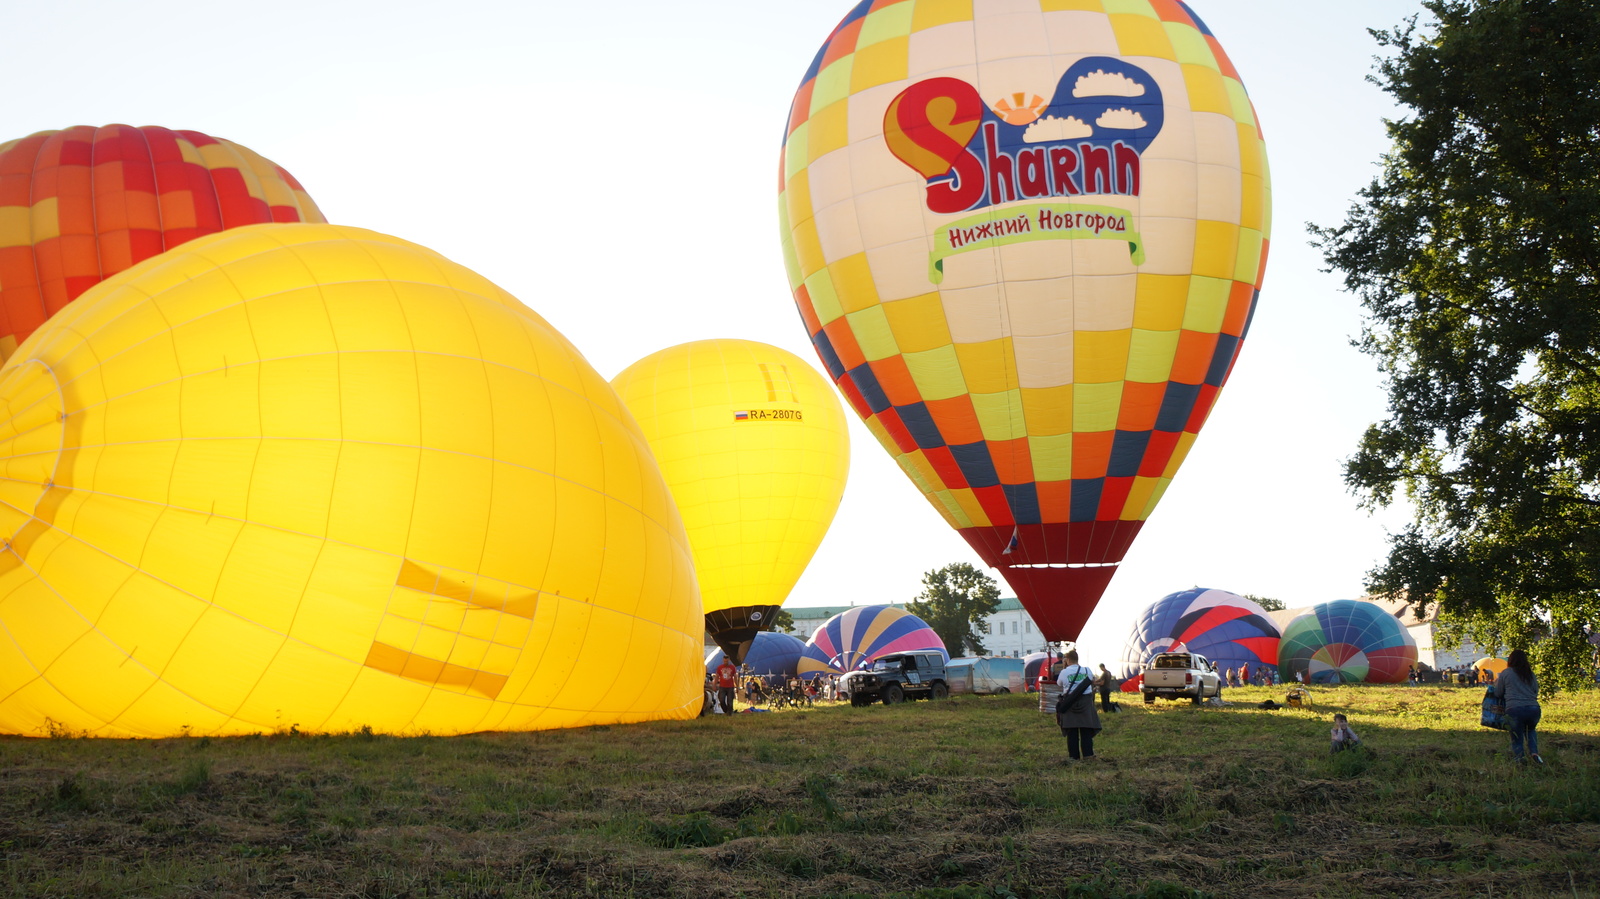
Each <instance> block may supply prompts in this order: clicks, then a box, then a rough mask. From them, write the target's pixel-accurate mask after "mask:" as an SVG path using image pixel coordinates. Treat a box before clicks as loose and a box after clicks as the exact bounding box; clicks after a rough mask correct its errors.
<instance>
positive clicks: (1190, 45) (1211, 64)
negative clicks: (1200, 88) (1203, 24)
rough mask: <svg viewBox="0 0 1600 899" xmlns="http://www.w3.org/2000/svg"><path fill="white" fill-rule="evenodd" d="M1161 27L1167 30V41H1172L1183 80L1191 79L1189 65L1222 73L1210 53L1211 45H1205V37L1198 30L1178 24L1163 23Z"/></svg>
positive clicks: (1215, 58) (1215, 59)
mask: <svg viewBox="0 0 1600 899" xmlns="http://www.w3.org/2000/svg"><path fill="white" fill-rule="evenodd" d="M1162 26H1163V27H1165V28H1166V30H1167V40H1169V41H1172V52H1173V53H1174V58H1175V59H1177V61H1178V62H1180V63H1183V66H1184V69H1183V77H1184V80H1186V81H1187V80H1188V79H1189V78H1190V77H1191V74H1192V73H1191V72H1190V71H1189V66H1190V65H1196V66H1203V67H1205V68H1208V69H1212V70H1214V71H1218V72H1220V71H1222V67H1221V66H1219V65H1217V57H1216V56H1215V55H1214V54H1212V52H1211V45H1210V44H1208V43H1206V36H1205V35H1203V34H1201V33H1200V32H1199V30H1197V29H1195V28H1193V27H1192V26H1189V25H1184V24H1181V23H1178V22H1163V23H1162Z"/></svg>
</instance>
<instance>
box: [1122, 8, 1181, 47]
mask: <svg viewBox="0 0 1600 899" xmlns="http://www.w3.org/2000/svg"><path fill="white" fill-rule="evenodd" d="M1145 6H1146V7H1148V6H1149V4H1148V3H1146V4H1145ZM1110 18H1111V29H1112V30H1113V31H1114V32H1116V35H1117V49H1119V50H1121V51H1122V55H1123V56H1155V57H1159V58H1161V59H1171V58H1172V41H1170V40H1168V39H1167V31H1166V29H1165V28H1162V27H1161V20H1159V19H1156V18H1154V17H1152V16H1145V15H1137V14H1127V13H1112V14H1111V17H1110Z"/></svg>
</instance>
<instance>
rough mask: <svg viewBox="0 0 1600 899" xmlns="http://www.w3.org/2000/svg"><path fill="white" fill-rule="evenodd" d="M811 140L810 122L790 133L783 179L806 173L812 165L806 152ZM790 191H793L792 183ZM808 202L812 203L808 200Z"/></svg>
mask: <svg viewBox="0 0 1600 899" xmlns="http://www.w3.org/2000/svg"><path fill="white" fill-rule="evenodd" d="M810 138H811V123H810V121H809V120H808V121H805V122H801V123H800V124H799V126H798V127H796V128H795V129H794V131H792V132H790V133H789V139H788V141H786V142H785V143H784V145H783V177H784V178H785V179H792V178H794V177H795V176H796V175H798V174H800V173H802V172H804V171H805V170H806V166H808V165H810V164H811V156H810V155H809V154H808V153H807V151H806V150H807V147H808V146H809V145H810ZM790 189H791V190H793V184H792V182H791V185H790ZM807 202H810V201H809V200H807ZM808 218H809V216H808ZM794 219H795V221H803V219H802V218H801V217H799V216H796V217H794Z"/></svg>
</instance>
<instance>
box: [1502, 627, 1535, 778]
mask: <svg viewBox="0 0 1600 899" xmlns="http://www.w3.org/2000/svg"><path fill="white" fill-rule="evenodd" d="M1494 695H1495V697H1496V698H1497V699H1499V700H1500V701H1501V703H1502V704H1503V705H1504V707H1505V712H1506V718H1508V719H1510V720H1509V722H1508V723H1509V725H1510V726H1509V727H1508V728H1507V730H1509V731H1510V732H1511V760H1512V761H1513V762H1520V761H1522V760H1523V746H1524V744H1526V746H1527V757H1528V758H1531V759H1533V760H1534V761H1535V762H1537V763H1539V764H1541V765H1542V764H1544V759H1542V758H1540V757H1539V734H1538V726H1539V718H1540V717H1541V715H1542V714H1543V710H1542V709H1541V708H1540V707H1539V678H1537V677H1535V676H1534V673H1533V666H1532V665H1530V664H1528V654H1527V653H1525V652H1523V651H1522V650H1520V649H1515V650H1512V652H1511V655H1509V656H1507V657H1506V670H1505V671H1503V672H1501V674H1500V676H1499V677H1497V678H1495V679H1494Z"/></svg>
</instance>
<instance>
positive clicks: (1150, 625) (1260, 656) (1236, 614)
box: [1120, 588, 1278, 681]
mask: <svg viewBox="0 0 1600 899" xmlns="http://www.w3.org/2000/svg"><path fill="white" fill-rule="evenodd" d="M1169 650H1188V651H1189V652H1197V653H1199V654H1201V655H1203V656H1205V657H1206V658H1207V659H1210V660H1211V663H1212V664H1213V665H1216V666H1217V667H1218V668H1221V669H1223V670H1227V669H1229V668H1237V667H1239V666H1241V665H1244V666H1247V667H1248V668H1249V670H1250V671H1252V672H1253V671H1255V670H1257V669H1258V668H1261V667H1267V668H1276V667H1277V665H1278V626H1277V625H1275V624H1273V623H1272V618H1271V617H1270V616H1269V615H1268V614H1267V610H1266V609H1263V608H1261V606H1259V605H1257V604H1256V603H1254V602H1252V601H1250V600H1248V599H1245V598H1244V597H1243V596H1239V595H1238V594H1235V593H1229V592H1227V591H1226V590H1204V589H1199V588H1196V589H1193V590H1182V591H1179V592H1177V593H1171V594H1168V595H1166V596H1163V597H1162V598H1160V599H1158V600H1156V601H1155V602H1153V603H1151V604H1150V605H1149V606H1147V607H1146V608H1145V610H1144V611H1143V612H1141V613H1139V616H1138V617H1137V618H1135V619H1134V622H1133V631H1132V632H1131V633H1129V634H1128V641H1127V642H1126V643H1125V644H1123V647H1122V660H1121V663H1120V665H1121V669H1122V670H1121V674H1120V676H1121V677H1122V678H1123V679H1124V681H1127V680H1131V679H1132V678H1136V677H1138V676H1140V675H1141V674H1143V673H1144V669H1145V666H1146V665H1147V664H1149V662H1150V659H1151V658H1153V657H1154V656H1155V655H1156V654H1157V653H1161V652H1167V651H1169Z"/></svg>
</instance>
